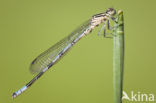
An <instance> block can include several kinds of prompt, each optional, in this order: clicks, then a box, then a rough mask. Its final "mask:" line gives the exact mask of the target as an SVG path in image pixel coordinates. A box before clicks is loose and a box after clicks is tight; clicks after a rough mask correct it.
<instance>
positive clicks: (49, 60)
mask: <svg viewBox="0 0 156 103" xmlns="http://www.w3.org/2000/svg"><path fill="white" fill-rule="evenodd" d="M115 14H116V11H115V10H114V9H113V8H109V9H107V10H106V12H104V13H100V14H96V15H93V16H92V17H91V19H89V20H88V21H86V22H85V23H84V24H82V25H81V26H80V27H79V28H78V29H76V30H75V31H74V32H72V33H71V34H70V35H69V36H67V37H65V38H64V39H62V40H61V41H60V42H58V43H56V44H55V45H54V46H52V47H51V48H49V49H48V50H46V51H45V52H43V53H41V54H40V55H39V56H38V57H37V58H36V59H35V60H34V61H33V62H32V63H31V65H30V71H31V72H32V73H37V72H38V75H37V76H35V77H34V78H33V79H32V80H31V81H30V82H29V83H27V84H26V85H25V86H24V87H22V88H21V89H19V90H18V91H16V92H14V93H13V94H12V97H13V98H15V97H17V96H18V95H20V94H21V93H22V92H24V91H25V90H27V89H28V88H29V87H30V86H31V85H32V84H33V83H34V82H35V81H36V80H37V79H38V78H40V77H41V76H42V75H43V74H44V73H45V72H46V71H47V70H48V69H49V68H50V67H52V66H53V65H54V64H55V63H56V61H58V60H59V59H60V58H61V57H62V56H63V55H64V54H65V53H66V52H67V51H68V50H69V49H70V48H71V47H72V46H73V45H74V44H75V43H76V42H78V41H79V40H80V39H81V38H82V37H83V36H85V35H87V34H89V33H90V32H91V31H92V30H93V29H94V28H95V27H96V26H98V25H100V24H101V23H104V25H103V26H102V29H104V30H105V28H106V23H109V20H110V19H112V20H114V16H115ZM102 29H101V30H102ZM101 30H100V31H101Z"/></svg>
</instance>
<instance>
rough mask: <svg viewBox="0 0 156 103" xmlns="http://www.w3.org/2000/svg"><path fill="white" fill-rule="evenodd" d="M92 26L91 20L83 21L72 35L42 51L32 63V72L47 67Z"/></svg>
mask: <svg viewBox="0 0 156 103" xmlns="http://www.w3.org/2000/svg"><path fill="white" fill-rule="evenodd" d="M89 26H90V20H88V21H86V22H85V23H83V24H82V25H81V26H80V27H79V28H77V29H76V30H75V31H73V32H72V33H71V34H70V35H68V36H67V37H65V38H64V39H62V40H61V41H59V42H58V43H56V44H55V45H53V46H52V47H50V48H49V49H48V50H46V51H44V52H43V53H41V54H40V55H39V56H38V57H37V58H35V59H34V60H33V61H32V63H31V64H30V68H29V69H30V72H31V73H38V72H41V71H42V70H43V69H44V68H46V67H47V66H48V65H49V64H50V63H51V62H52V61H53V60H54V59H55V57H56V56H57V55H58V54H59V53H60V52H61V51H62V50H63V49H64V48H65V47H66V46H67V45H68V44H69V43H71V42H72V41H73V40H75V39H76V38H77V37H78V36H79V35H81V34H82V33H83V32H84V31H85V30H86V29H87V28H88V27H89Z"/></svg>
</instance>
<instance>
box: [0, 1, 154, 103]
mask: <svg viewBox="0 0 156 103" xmlns="http://www.w3.org/2000/svg"><path fill="white" fill-rule="evenodd" d="M155 4H156V1H155V0H64V1H63V0H0V82H1V83H0V103H43V102H45V103H113V84H112V58H113V57H112V49H113V48H112V47H113V43H112V39H106V38H103V37H102V36H100V37H98V36H97V32H98V30H99V29H100V28H97V29H96V30H94V31H93V32H92V33H91V34H90V35H88V36H86V37H84V38H83V39H81V40H80V41H79V42H78V43H77V44H76V45H75V46H74V47H73V48H72V50H70V51H69V53H68V54H67V55H66V56H65V57H64V58H63V59H62V60H61V61H60V62H59V63H57V64H56V65H55V66H53V67H52V68H51V69H50V70H49V71H48V72H46V74H45V75H44V76H43V77H42V78H40V79H39V80H38V81H37V82H36V83H35V84H34V85H33V86H32V87H31V88H30V89H29V90H28V91H26V92H25V93H23V94H22V95H20V96H19V97H18V98H16V99H14V100H13V99H12V98H11V95H12V93H13V92H14V91H16V90H18V89H19V88H21V87H22V86H24V85H25V84H26V83H27V82H29V80H31V79H32V78H33V75H31V74H30V73H29V64H30V62H31V61H32V60H33V59H34V58H35V57H36V56H38V55H39V54H40V53H41V52H43V51H44V50H46V49H47V48H49V47H50V46H52V45H53V44H55V43H56V42H58V41H59V40H60V39H62V38H63V37H65V36H67V35H68V34H69V33H71V32H72V31H73V30H74V29H75V28H77V27H78V26H79V25H80V24H82V23H83V22H84V21H85V20H87V19H89V18H90V17H91V16H92V15H93V14H97V13H100V12H103V11H105V10H106V9H107V8H109V7H113V8H115V9H117V10H119V9H121V10H123V11H124V18H125V73H124V90H125V91H126V92H127V93H128V94H130V92H131V91H134V92H136V93H137V92H141V93H152V94H154V95H156V80H155V79H156V63H155V62H156V31H155V24H156V22H155V19H156V13H155V10H156V6H155ZM52 69H56V72H53V71H52ZM34 76H35V75H34ZM124 103H127V101H124ZM131 103H132V102H131ZM137 103H138V102H137ZM152 103H154V102H152Z"/></svg>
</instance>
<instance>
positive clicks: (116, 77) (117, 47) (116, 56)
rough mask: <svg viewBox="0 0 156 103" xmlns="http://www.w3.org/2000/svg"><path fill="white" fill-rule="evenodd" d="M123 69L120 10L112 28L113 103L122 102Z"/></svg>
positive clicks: (121, 15)
mask: <svg viewBox="0 0 156 103" xmlns="http://www.w3.org/2000/svg"><path fill="white" fill-rule="evenodd" d="M123 70H124V22H123V12H122V11H121V10H120V11H119V12H118V14H117V17H116V23H115V24H114V30H113V89H114V103H122V88H123Z"/></svg>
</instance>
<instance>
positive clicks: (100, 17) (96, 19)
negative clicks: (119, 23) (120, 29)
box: [85, 8, 116, 34]
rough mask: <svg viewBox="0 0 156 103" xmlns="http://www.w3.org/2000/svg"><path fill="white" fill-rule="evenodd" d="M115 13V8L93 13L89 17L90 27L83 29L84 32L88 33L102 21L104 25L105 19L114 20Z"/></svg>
mask: <svg viewBox="0 0 156 103" xmlns="http://www.w3.org/2000/svg"><path fill="white" fill-rule="evenodd" d="M115 14H116V10H115V9H113V8H108V9H107V11H106V12H104V13H99V14H95V15H93V16H92V18H91V19H90V28H88V30H86V31H85V34H89V33H90V32H91V31H92V30H93V29H94V28H95V27H97V26H99V25H100V24H101V23H104V26H105V25H106V23H107V21H109V20H110V19H112V20H114V15H115ZM108 23H109V22H108ZM108 25H109V24H108ZM103 29H104V28H103Z"/></svg>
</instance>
